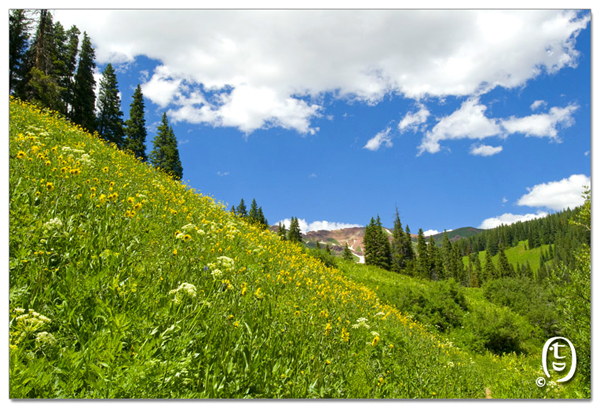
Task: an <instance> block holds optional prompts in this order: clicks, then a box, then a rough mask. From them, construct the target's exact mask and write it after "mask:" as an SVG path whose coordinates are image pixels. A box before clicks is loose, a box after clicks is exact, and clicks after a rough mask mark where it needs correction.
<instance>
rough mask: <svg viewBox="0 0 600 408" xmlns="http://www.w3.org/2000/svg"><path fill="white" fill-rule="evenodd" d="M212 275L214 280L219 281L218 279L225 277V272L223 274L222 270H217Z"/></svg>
mask: <svg viewBox="0 0 600 408" xmlns="http://www.w3.org/2000/svg"><path fill="white" fill-rule="evenodd" d="M210 274H211V275H212V277H213V279H217V278H220V277H221V276H222V275H223V272H221V270H220V269H215V270H214V271H212V272H211V273H210Z"/></svg>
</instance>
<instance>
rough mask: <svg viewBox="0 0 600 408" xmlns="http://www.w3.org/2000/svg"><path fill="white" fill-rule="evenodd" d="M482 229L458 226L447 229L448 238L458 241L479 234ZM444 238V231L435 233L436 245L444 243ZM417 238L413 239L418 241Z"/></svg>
mask: <svg viewBox="0 0 600 408" xmlns="http://www.w3.org/2000/svg"><path fill="white" fill-rule="evenodd" d="M482 231H483V230H482V229H478V228H473V227H462V228H457V229H455V230H452V231H447V232H446V234H448V239H449V240H450V241H451V242H454V241H457V240H459V239H461V238H467V237H470V236H473V235H477V234H479V233H480V232H482ZM443 238H444V233H443V232H441V233H439V234H435V235H433V240H434V241H435V243H436V245H438V246H441V245H442V239H443ZM416 240H417V239H416V238H413V241H415V242H416Z"/></svg>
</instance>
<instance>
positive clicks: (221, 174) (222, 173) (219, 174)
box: [217, 171, 229, 177]
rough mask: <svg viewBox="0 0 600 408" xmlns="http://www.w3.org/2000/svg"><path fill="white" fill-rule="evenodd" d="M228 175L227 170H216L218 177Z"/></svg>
mask: <svg viewBox="0 0 600 408" xmlns="http://www.w3.org/2000/svg"><path fill="white" fill-rule="evenodd" d="M228 175H229V172H228V171H225V172H221V171H217V176H219V177H225V176H228Z"/></svg>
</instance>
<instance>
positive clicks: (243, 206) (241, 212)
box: [236, 198, 248, 217]
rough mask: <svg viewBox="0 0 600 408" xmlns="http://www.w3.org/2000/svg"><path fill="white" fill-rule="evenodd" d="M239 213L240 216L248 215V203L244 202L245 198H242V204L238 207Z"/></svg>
mask: <svg viewBox="0 0 600 408" xmlns="http://www.w3.org/2000/svg"><path fill="white" fill-rule="evenodd" d="M236 212H237V215H239V216H240V217H247V216H248V212H247V211H246V204H245V203H244V199H243V198H242V199H241V200H240V204H239V205H238V206H237V208H236Z"/></svg>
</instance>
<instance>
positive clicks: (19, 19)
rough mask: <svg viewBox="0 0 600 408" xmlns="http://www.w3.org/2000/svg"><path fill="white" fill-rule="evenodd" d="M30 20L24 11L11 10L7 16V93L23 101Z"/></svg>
mask: <svg viewBox="0 0 600 408" xmlns="http://www.w3.org/2000/svg"><path fill="white" fill-rule="evenodd" d="M30 25H31V20H30V18H29V17H28V16H27V14H26V11H25V10H21V9H16V10H11V12H10V15H9V53H8V54H9V57H8V73H9V76H8V77H9V92H10V94H14V95H15V96H18V97H21V98H22V99H24V95H23V91H22V89H23V81H24V79H25V75H26V67H27V65H26V61H25V58H26V53H27V49H28V47H29V26H30Z"/></svg>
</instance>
